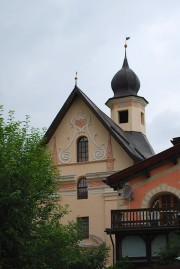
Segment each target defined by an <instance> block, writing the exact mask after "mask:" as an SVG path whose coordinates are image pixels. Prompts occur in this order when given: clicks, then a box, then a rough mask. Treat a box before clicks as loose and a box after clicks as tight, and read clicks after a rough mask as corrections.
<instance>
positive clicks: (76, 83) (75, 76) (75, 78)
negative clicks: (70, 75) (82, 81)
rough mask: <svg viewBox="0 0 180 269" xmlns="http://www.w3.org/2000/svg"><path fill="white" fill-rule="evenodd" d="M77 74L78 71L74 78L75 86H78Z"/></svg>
mask: <svg viewBox="0 0 180 269" xmlns="http://www.w3.org/2000/svg"><path fill="white" fill-rule="evenodd" d="M77 74H78V72H76V76H75V78H74V80H75V86H77V80H78V77H77Z"/></svg>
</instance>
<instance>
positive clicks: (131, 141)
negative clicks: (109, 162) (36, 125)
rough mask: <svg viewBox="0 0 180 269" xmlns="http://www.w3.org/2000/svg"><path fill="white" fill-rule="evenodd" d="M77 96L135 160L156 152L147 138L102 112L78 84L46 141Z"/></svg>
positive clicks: (53, 124)
mask: <svg viewBox="0 0 180 269" xmlns="http://www.w3.org/2000/svg"><path fill="white" fill-rule="evenodd" d="M76 97H79V98H81V99H82V100H83V101H84V102H85V103H86V104H87V106H88V107H89V108H90V109H91V111H92V112H93V113H94V114H95V115H96V117H97V118H98V119H99V120H100V121H101V123H102V124H103V125H104V127H105V128H106V129H107V130H108V131H109V132H110V134H111V135H112V136H113V137H114V139H115V140H116V141H117V142H118V143H119V144H120V145H121V146H122V148H123V149H124V150H125V151H126V152H127V153H128V155H130V156H131V157H132V159H133V160H134V162H139V161H142V160H144V159H146V158H148V157H149V156H152V155H153V154H154V152H153V150H152V148H151V146H150V144H149V142H148V141H147V138H146V137H145V136H144V135H143V134H141V133H136V132H125V131H123V130H122V129H121V128H120V127H119V126H118V125H117V124H116V123H115V122H114V121H113V120H112V119H110V118H109V117H108V116H107V115H106V114H105V113H104V112H102V111H101V110H100V109H99V108H98V107H97V106H96V105H95V104H94V103H93V102H92V101H91V100H90V99H89V98H88V97H87V96H86V95H85V94H84V93H83V92H82V91H81V90H80V89H79V88H78V87H77V86H75V88H74V89H73V91H72V92H71V94H70V95H69V97H68V98H67V100H66V102H65V103H64V105H63V106H62V108H61V109H60V111H59V112H58V114H57V116H56V117H55V119H54V120H53V122H52V123H51V125H50V127H49V129H48V130H47V132H46V134H45V142H46V143H48V142H49V140H50V139H51V137H52V136H53V134H54V132H55V130H56V129H57V127H58V125H59V124H60V122H61V121H62V119H63V117H64V116H65V114H66V112H67V111H68V109H69V107H70V106H71V104H72V103H73V101H74V99H75V98H76Z"/></svg>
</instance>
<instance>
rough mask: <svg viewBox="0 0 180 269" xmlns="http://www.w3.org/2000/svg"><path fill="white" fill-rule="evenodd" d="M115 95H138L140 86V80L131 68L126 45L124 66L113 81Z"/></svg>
mask: <svg viewBox="0 0 180 269" xmlns="http://www.w3.org/2000/svg"><path fill="white" fill-rule="evenodd" d="M111 87H112V90H113V92H114V97H122V96H129V95H137V93H138V91H139V88H140V81H139V78H138V77H137V76H136V74H135V73H134V72H133V71H132V70H131V69H130V68H129V65H128V61H127V57H126V47H125V57H124V62H123V65H122V68H121V69H120V70H119V71H118V72H117V73H116V74H115V75H114V77H113V79H112V81H111Z"/></svg>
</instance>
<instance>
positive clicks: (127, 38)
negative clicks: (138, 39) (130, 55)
mask: <svg viewBox="0 0 180 269" xmlns="http://www.w3.org/2000/svg"><path fill="white" fill-rule="evenodd" d="M129 39H130V37H129V36H128V37H126V40H125V44H124V47H125V59H126V48H127V40H129Z"/></svg>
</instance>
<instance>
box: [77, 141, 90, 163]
mask: <svg viewBox="0 0 180 269" xmlns="http://www.w3.org/2000/svg"><path fill="white" fill-rule="evenodd" d="M88 155H89V152H88V139H87V137H86V136H81V137H80V138H79V139H78V141H77V161H78V162H87V161H88Z"/></svg>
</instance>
